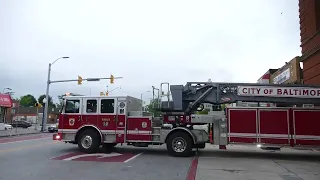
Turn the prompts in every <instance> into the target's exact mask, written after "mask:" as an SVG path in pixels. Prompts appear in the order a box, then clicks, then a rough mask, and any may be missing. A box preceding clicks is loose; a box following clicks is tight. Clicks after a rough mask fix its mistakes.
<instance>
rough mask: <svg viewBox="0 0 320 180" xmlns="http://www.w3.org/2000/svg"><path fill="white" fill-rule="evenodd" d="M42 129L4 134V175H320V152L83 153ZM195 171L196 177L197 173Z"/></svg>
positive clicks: (113, 179) (11, 179) (291, 179)
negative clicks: (180, 155) (182, 155)
mask: <svg viewBox="0 0 320 180" xmlns="http://www.w3.org/2000/svg"><path fill="white" fill-rule="evenodd" d="M51 135H52V134H49V133H46V134H40V135H39V134H37V135H28V136H21V137H13V138H1V139H0V169H1V171H0V179H1V180H17V179H24V180H29V179H30V180H31V179H32V180H43V179H46V180H60V179H61V180H66V179H68V180H87V179H90V180H95V179H97V180H98V179H99V180H100V179H108V180H118V179H121V180H145V179H148V180H150V179H157V180H162V179H163V180H185V179H187V180H191V179H199V180H200V179H201V180H206V179H222V180H233V179H259V180H269V179H270V180H271V179H272V180H313V179H315V180H319V179H320V175H319V174H320V163H319V162H320V152H317V151H312V150H306V151H304V150H295V151H292V150H286V149H285V150H284V151H281V152H266V151H261V150H257V149H254V150H252V149H250V150H249V149H246V148H243V147H242V149H241V148H240V149H239V148H238V149H236V148H234V147H230V149H228V150H227V151H225V150H217V149H215V147H212V146H210V145H209V147H208V149H205V150H202V151H200V152H199V154H198V155H199V158H198V159H197V158H194V157H189V158H174V157H170V156H168V155H167V152H166V150H165V148H164V147H163V146H161V147H158V146H155V147H149V148H136V147H130V146H122V147H121V146H120V147H116V148H114V151H113V152H111V153H110V152H104V151H103V150H101V152H100V154H95V155H90V156H88V155H83V154H82V153H80V152H78V149H77V146H76V145H72V144H65V143H61V142H55V141H52V140H51ZM192 175H194V177H192Z"/></svg>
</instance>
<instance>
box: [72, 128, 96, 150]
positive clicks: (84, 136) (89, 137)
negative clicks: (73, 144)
mask: <svg viewBox="0 0 320 180" xmlns="http://www.w3.org/2000/svg"><path fill="white" fill-rule="evenodd" d="M77 141H78V147H79V149H80V151H82V152H85V153H96V152H97V151H98V149H99V147H100V145H101V140H100V134H99V133H98V132H97V131H95V130H92V129H88V130H85V131H83V132H82V133H81V134H80V135H79V137H78V140H77ZM90 142H91V144H90ZM86 143H87V144H86ZM86 145H87V146H86Z"/></svg>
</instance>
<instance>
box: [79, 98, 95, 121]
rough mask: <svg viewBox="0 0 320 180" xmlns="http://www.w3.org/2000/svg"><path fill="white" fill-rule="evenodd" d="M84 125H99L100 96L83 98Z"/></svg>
mask: <svg viewBox="0 0 320 180" xmlns="http://www.w3.org/2000/svg"><path fill="white" fill-rule="evenodd" d="M82 125H94V126H97V125H98V98H83V109H82Z"/></svg>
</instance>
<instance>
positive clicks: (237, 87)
mask: <svg viewBox="0 0 320 180" xmlns="http://www.w3.org/2000/svg"><path fill="white" fill-rule="evenodd" d="M170 91H171V95H172V102H170V103H168V102H163V103H162V104H161V110H162V111H167V112H168V111H171V112H185V113H190V112H192V111H195V110H196V109H197V108H198V107H199V105H200V104H201V103H211V104H216V105H218V104H226V103H234V102H237V101H245V102H269V103H282V102H285V103H297V104H299V103H303V104H317V103H320V86H301V85H294V84H290V85H283V84H281V85H280V84H272V85H267V84H256V83H214V82H188V83H187V84H186V85H185V86H183V85H170Z"/></svg>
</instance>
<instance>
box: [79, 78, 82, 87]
mask: <svg viewBox="0 0 320 180" xmlns="http://www.w3.org/2000/svg"><path fill="white" fill-rule="evenodd" d="M81 84H82V77H81V76H78V85H81Z"/></svg>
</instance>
